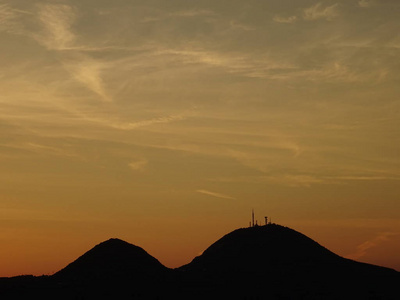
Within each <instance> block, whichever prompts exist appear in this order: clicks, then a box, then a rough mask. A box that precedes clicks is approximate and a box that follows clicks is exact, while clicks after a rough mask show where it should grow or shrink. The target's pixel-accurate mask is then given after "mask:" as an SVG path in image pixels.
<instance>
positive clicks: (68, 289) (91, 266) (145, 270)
mask: <svg viewBox="0 0 400 300" xmlns="http://www.w3.org/2000/svg"><path fill="white" fill-rule="evenodd" d="M170 272H172V271H171V270H170V269H168V268H166V267H165V266H163V265H162V264H161V263H160V262H159V261H158V260H157V259H155V258H154V257H152V256H151V255H149V254H148V253H147V252H146V251H145V250H143V249H142V248H140V247H138V246H135V245H132V244H129V243H127V242H124V241H122V240H119V239H110V240H107V241H105V242H103V243H100V244H98V245H97V246H95V247H94V248H92V249H91V250H89V251H88V252H86V253H85V254H84V255H82V256H81V257H79V258H78V259H77V260H75V261H74V262H72V263H71V264H69V265H68V266H66V267H65V268H64V269H62V270H60V271H59V272H57V273H56V274H54V275H53V276H52V277H51V278H50V280H49V285H50V289H47V290H46V292H45V293H44V294H46V295H47V297H48V299H156V298H157V297H160V295H161V294H162V293H163V291H165V290H167V288H168V287H167V286H166V283H167V282H169V279H168V278H169V277H170V276H171V274H170ZM54 289H55V290H54ZM52 290H54V291H55V293H52V292H51V291H52ZM54 296H55V297H54ZM60 297H61V298H60Z"/></svg>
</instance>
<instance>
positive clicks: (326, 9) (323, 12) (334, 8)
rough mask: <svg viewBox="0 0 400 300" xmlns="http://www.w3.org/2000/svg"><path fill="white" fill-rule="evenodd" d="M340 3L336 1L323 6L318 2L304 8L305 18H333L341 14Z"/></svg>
mask: <svg viewBox="0 0 400 300" xmlns="http://www.w3.org/2000/svg"><path fill="white" fill-rule="evenodd" d="M338 8H339V4H337V3H335V4H333V5H331V6H323V4H322V3H317V4H315V5H313V6H311V7H309V8H306V9H304V19H305V20H307V21H314V20H318V19H325V20H328V21H330V20H332V19H334V18H335V17H337V16H338V15H339V9H338Z"/></svg>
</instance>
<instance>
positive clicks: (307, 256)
mask: <svg viewBox="0 0 400 300" xmlns="http://www.w3.org/2000/svg"><path fill="white" fill-rule="evenodd" d="M179 270H180V271H181V272H182V273H184V274H185V276H183V277H185V278H186V283H185V285H186V286H190V285H192V287H193V288H196V286H198V285H199V283H200V282H201V284H200V286H208V287H209V289H210V290H211V291H212V292H213V293H214V294H216V295H219V296H220V297H223V296H224V295H225V296H226V295H229V296H230V297H234V298H235V297H236V298H240V297H242V298H246V297H249V296H251V297H256V298H257V299H267V298H268V299H269V298H271V299H279V298H289V299H297V298H299V297H300V296H301V298H305V299H316V298H317V299H338V298H340V299H344V298H345V299H347V298H349V299H350V298H352V299H359V298H361V299H368V298H370V297H378V299H380V298H382V299H390V298H391V297H392V295H395V294H397V295H399V294H398V293H397V291H396V290H395V286H396V284H395V282H397V284H399V283H400V277H399V274H398V272H396V271H394V270H392V269H388V268H383V267H378V266H374V265H370V264H364V263H359V262H355V261H352V260H349V259H345V258H342V257H340V256H338V255H336V254H334V253H333V252H331V251H329V250H328V249H326V248H324V247H323V246H321V245H319V244H318V243H317V242H315V241H313V240H312V239H310V238H308V237H307V236H305V235H303V234H301V233H299V232H297V231H295V230H293V229H290V228H287V227H283V226H280V225H276V224H270V225H267V226H256V227H251V228H242V229H237V230H235V231H233V232H231V233H229V234H227V235H225V236H224V237H222V238H221V239H220V240H218V241H217V242H215V243H214V244H212V245H211V246H210V247H209V248H208V249H206V250H205V251H204V252H203V254H202V255H200V256H198V257H196V258H195V259H194V260H193V261H192V262H191V263H189V264H187V265H185V266H182V267H181V268H179ZM200 290H201V289H200ZM393 299H395V298H393Z"/></svg>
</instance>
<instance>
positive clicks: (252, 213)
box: [251, 208, 254, 227]
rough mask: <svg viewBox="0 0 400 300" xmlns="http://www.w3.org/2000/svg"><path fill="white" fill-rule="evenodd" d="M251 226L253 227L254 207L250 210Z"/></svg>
mask: <svg viewBox="0 0 400 300" xmlns="http://www.w3.org/2000/svg"><path fill="white" fill-rule="evenodd" d="M251 220H252V227H254V208H253V209H252V211H251Z"/></svg>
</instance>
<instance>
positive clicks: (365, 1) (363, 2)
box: [358, 0, 373, 8]
mask: <svg viewBox="0 0 400 300" xmlns="http://www.w3.org/2000/svg"><path fill="white" fill-rule="evenodd" d="M358 5H359V6H360V7H363V8H368V7H371V6H372V5H373V0H360V1H358Z"/></svg>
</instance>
